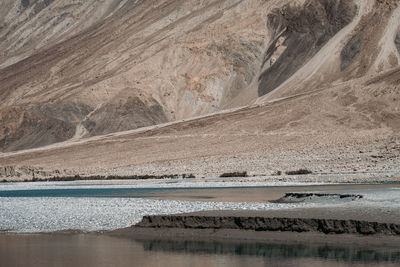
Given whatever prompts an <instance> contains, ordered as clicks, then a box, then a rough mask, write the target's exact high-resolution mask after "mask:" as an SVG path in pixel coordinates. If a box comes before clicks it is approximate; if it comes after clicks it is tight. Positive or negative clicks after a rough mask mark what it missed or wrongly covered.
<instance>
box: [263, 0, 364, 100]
mask: <svg viewBox="0 0 400 267" xmlns="http://www.w3.org/2000/svg"><path fill="white" fill-rule="evenodd" d="M356 13H357V5H356V4H355V3H354V2H353V1H346V0H338V1H332V0H307V1H305V3H304V4H303V5H299V4H288V5H286V6H284V7H282V8H279V9H275V10H273V12H272V13H271V14H269V15H268V23H269V26H270V28H271V30H272V31H273V32H274V35H273V42H272V43H271V45H270V46H269V48H268V50H267V53H266V56H265V60H264V66H263V67H264V69H265V70H264V71H263V72H262V74H261V75H260V85H259V87H258V94H259V96H263V95H265V94H267V93H269V92H271V91H272V90H274V89H275V88H277V87H278V86H279V85H281V84H282V83H283V82H284V81H286V80H287V79H288V78H289V77H290V76H292V75H293V74H294V73H295V72H296V71H297V70H299V69H300V68H301V67H302V66H304V65H305V64H306V63H307V62H308V61H309V60H310V59H311V58H312V57H313V56H315V55H316V54H317V52H318V51H319V50H320V49H321V48H322V46H324V45H325V44H326V43H327V42H328V41H329V40H330V39H331V38H332V37H333V36H334V35H335V34H336V33H338V31H340V30H341V29H343V28H344V27H345V26H346V25H347V24H349V23H350V22H351V21H352V20H353V19H354V17H355V15H356Z"/></svg>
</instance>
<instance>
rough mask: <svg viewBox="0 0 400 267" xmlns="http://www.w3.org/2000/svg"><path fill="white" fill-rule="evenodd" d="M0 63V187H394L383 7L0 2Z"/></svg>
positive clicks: (163, 0)
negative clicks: (256, 180) (291, 179)
mask: <svg viewBox="0 0 400 267" xmlns="http://www.w3.org/2000/svg"><path fill="white" fill-rule="evenodd" d="M0 48H1V51H2V52H1V53H0V166H1V167H0V179H2V180H3V179H4V180H24V179H32V178H51V177H55V176H74V175H81V176H85V175H104V176H109V175H114V176H130V175H172V174H178V175H181V174H194V175H195V176H196V177H206V176H207V177H210V176H219V175H221V174H222V173H226V172H235V171H240V172H242V171H246V172H247V173H248V175H250V176H253V175H255V176H272V175H277V174H278V173H279V172H282V174H284V173H285V172H287V171H291V170H297V169H307V170H310V171H312V173H313V174H314V175H316V176H315V177H318V176H322V175H325V176H329V175H331V176H332V177H333V176H335V177H339V178H343V180H344V181H347V180H346V179H347V178H346V177H347V176H349V175H351V176H352V178H351V179H355V180H357V178H358V179H360V180H361V179H364V178H368V177H372V178H371V179H378V180H391V179H395V180H396V179H397V178H400V167H399V166H400V134H399V130H400V5H399V1H397V0H354V1H353V0H296V1H289V0H267V1H262V0H186V1H180V0H159V1H141V0H135V1H133V0H131V1H129V0H109V1H93V0H89V1H84V2H82V1H73V0H59V1H52V0H44V1H42V0H35V1H32V0H22V1H11V0H5V1H2V3H1V4H0ZM315 179H317V178H315Z"/></svg>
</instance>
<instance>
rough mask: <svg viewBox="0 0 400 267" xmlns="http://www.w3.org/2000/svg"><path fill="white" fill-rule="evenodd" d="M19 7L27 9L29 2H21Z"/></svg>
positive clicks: (26, 0) (24, 0)
mask: <svg viewBox="0 0 400 267" xmlns="http://www.w3.org/2000/svg"><path fill="white" fill-rule="evenodd" d="M21 5H22V7H24V8H27V7H28V6H29V0H21Z"/></svg>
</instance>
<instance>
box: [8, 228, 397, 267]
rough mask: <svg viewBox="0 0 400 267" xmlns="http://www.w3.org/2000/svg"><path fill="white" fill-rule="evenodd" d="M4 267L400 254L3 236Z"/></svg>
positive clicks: (375, 259) (382, 259) (383, 261)
mask: <svg viewBox="0 0 400 267" xmlns="http://www.w3.org/2000/svg"><path fill="white" fill-rule="evenodd" d="M0 265H1V266H44V267H46V266H52V267H53V266H62V267H63V266H87V267H91V266H93V267H95V266H96V267H102V266H107V267H108V266H176V267H179V266H201V267H204V266H326V267H329V266H400V251H399V250H396V249H388V248H386V249H383V248H382V249H369V248H349V247H335V246H316V245H313V244H264V243H225V242H196V241H154V240H141V241H138V240H133V239H129V238H120V237H111V236H106V235H83V234H81V235H72V234H71V235H67V234H66V235H56V234H53V235H0Z"/></svg>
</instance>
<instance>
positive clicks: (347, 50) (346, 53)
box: [340, 33, 361, 71]
mask: <svg viewBox="0 0 400 267" xmlns="http://www.w3.org/2000/svg"><path fill="white" fill-rule="evenodd" d="M360 52H361V33H358V34H356V35H354V36H353V37H352V38H351V39H350V40H349V41H348V42H347V44H346V45H345V46H344V48H343V50H342V52H341V53H340V70H341V71H345V70H346V69H347V68H348V67H349V66H350V65H351V64H352V63H353V62H354V59H355V58H356V57H357V56H358V55H359V54H360Z"/></svg>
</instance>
